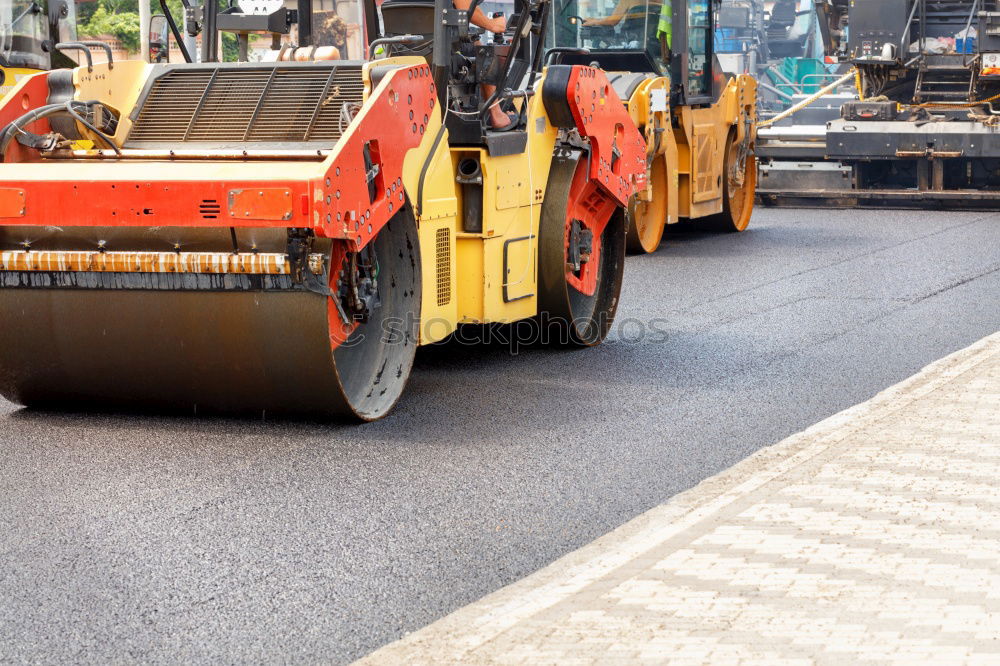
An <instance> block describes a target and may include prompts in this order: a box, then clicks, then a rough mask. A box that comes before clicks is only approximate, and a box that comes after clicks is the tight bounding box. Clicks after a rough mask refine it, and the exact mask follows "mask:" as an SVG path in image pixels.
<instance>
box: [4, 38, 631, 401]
mask: <svg viewBox="0 0 1000 666" xmlns="http://www.w3.org/2000/svg"><path fill="white" fill-rule="evenodd" d="M324 67H326V68H330V70H331V71H330V74H329V78H328V79H327V84H326V88H325V89H324V92H323V95H324V96H326V95H332V94H334V93H333V92H331V91H333V90H335V89H336V90H338V92H337V93H336V94H340V92H339V85H338V86H337V87H333V86H331V83H330V82H331V81H334V79H335V72H334V70H335V69H336V68H337V67H340V68H348V67H357V68H359V71H360V82H359V83H361V84H363V89H364V90H363V99H362V100H361V102H360V103H358V104H355V106H356V107H357V108H356V109H354V111H353V115H351V117H350V118H349V119H348V120H349V122H348V123H347V126H346V127H344V128H343V132H342V135H341V136H339V137H337V138H336V139H335V140H333V141H330V140H325V141H324V142H310V141H305V142H298V143H296V142H294V141H293V142H291V144H289V143H288V142H287V141H285V142H284V143H281V142H277V143H276V142H273V141H271V142H267V141H253V140H249V139H250V138H251V137H254V136H258V135H259V136H265V135H266V134H267V131H275V130H274V128H273V127H270V128H265V129H266V131H265V129H260V127H258V126H259V125H261V124H262V123H265V121H267V120H268V118H269V116H268V113H269V104H271V103H272V102H270V101H268V98H267V90H269V89H271V87H272V86H279V87H280V85H282V83H281V82H282V81H283V80H284V79H286V78H289V79H291V78H292V77H293V76H306V75H307V74H309V75H312V74H316V75H317V77H318V79H322V78H323V76H322V75H323V74H324V73H325V71H326V70H324V69H323V68H324ZM268 68H270V70H269V69H268ZM551 71H552V72H553V73H559V75H560V76H563V77H564V78H565V80H566V82H567V85H566V86H564V87H562V89H561V90H560V89H559V88H558V87H557V88H555V89H552V88H551V86H548V87H546V82H547V80H548V79H547V75H548V72H545V73H542V74H541V75H540V76H539V78H538V84H539V86H538V90H542V89H545V90H547V92H548V94H546V95H542V94H536V95H532V96H530V97H529V98H528V99H527V101H526V102H525V107H524V109H523V112H522V113H523V122H524V126H525V128H526V130H525V131H524V132H523V135H524V137H525V146H524V149H523V150H521V151H516V150H515V151H510V150H509V147H508V148H504V149H503V150H500V151H499V153H500V154H496V155H494V154H493V148H491V146H493V144H491V143H489V142H487V143H486V144H485V145H482V146H476V145H453V144H452V142H451V141H450V140H449V130H448V128H447V127H446V126H445V124H444V122H443V117H442V113H441V103H440V99H441V98H440V94H439V90H438V89H437V88H436V83H435V80H434V78H433V76H432V73H431V67H430V66H429V65H428V64H427V62H426V60H424V59H423V58H416V57H397V58H389V59H381V60H378V61H373V62H367V63H346V62H339V63H336V64H327V65H323V64H319V63H304V64H302V65H298V64H295V65H286V64H280V65H270V66H262V65H249V64H233V65H221V64H213V65H180V66H164V65H145V64H142V63H137V62H129V63H117V64H116V65H115V66H114V68H109V67H107V66H100V65H98V66H94V68H93V69H92V70H87V69H86V68H81V69H78V70H76V71H75V72H74V73H73V79H72V87H71V89H69V90H68V92H69V94H70V95H72V97H74V98H75V99H88V100H98V101H99V102H100V103H101V104H102V105H104V106H105V107H106V108H108V109H110V110H114V111H115V112H117V114H118V125H117V128H116V131H115V135H114V137H113V140H114V142H115V143H116V144H118V145H119V146H121V147H122V148H121V154H115V153H114V152H112V151H111V150H109V149H107V148H104V147H102V146H101V145H99V142H97V141H95V140H94V138H88V136H89V137H93V135H92V134H89V135H88V133H86V132H84V133H83V134H82V136H81V138H80V139H79V140H75V141H76V142H75V143H73V144H72V146H71V147H69V148H61V149H59V150H57V151H51V152H49V153H41V154H39V153H37V152H36V151H33V150H31V149H29V148H27V147H25V146H22V145H19V144H17V143H16V142H14V143H11V144H10V146H9V148H8V151H7V153H6V162H7V163H5V164H2V165H0V307H3V309H4V310H5V311H7V312H8V313H9V312H13V311H19V312H21V314H22V317H20V318H13V317H9V316H8V317H5V318H4V321H3V322H0V328H3V329H4V332H5V339H6V341H7V344H6V345H5V347H4V349H3V351H0V392H2V393H3V394H4V395H6V396H7V397H8V398H10V399H13V400H15V401H18V402H20V403H22V404H29V405H42V404H46V405H50V404H58V405H70V406H72V407H77V408H79V407H92V406H98V407H102V408H113V407H118V406H126V407H134V406H141V407H166V408H171V409H192V408H194V409H196V410H197V409H200V410H202V411H235V412H241V413H248V412H265V413H294V414H314V415H319V416H325V417H329V416H337V417H347V418H351V419H360V420H372V419H375V418H379V417H381V416H384V415H385V414H386V413H388V411H389V410H390V409H391V408H392V406H393V405H394V404H395V402H396V400H397V399H398V397H399V395H400V394H401V393H402V390H403V387H404V386H405V383H406V379H407V377H408V375H409V371H410V366H411V365H412V360H413V350H414V349H415V347H416V346H417V345H418V344H428V343H432V342H436V341H438V340H441V339H443V338H445V337H447V336H448V335H449V334H451V333H452V332H453V331H455V330H456V328H457V326H459V325H460V324H462V323H490V322H501V323H503V322H514V321H518V320H521V319H524V318H529V317H535V316H537V315H539V314H540V312H542V311H543V310H542V308H543V307H550V308H551V307H552V301H553V298H552V296H551V293H549V292H546V288H548V289H549V290H550V291H551V289H552V287H551V285H549V286H548V287H546V285H544V284H542V283H541V282H540V280H541V274H543V273H545V270H546V267H545V265H542V266H539V262H540V261H543V260H545V261H548V262H550V263H552V262H555V263H557V264H558V266H559V274H560V275H562V276H563V277H562V278H560V284H561V283H562V282H565V283H566V284H567V285H568V287H559V286H558V285H557V286H556V289H560V288H561V289H570V290H571V291H573V292H574V293H576V292H579V293H580V294H582V297H583V298H584V299H585V300H586V299H590V300H589V301H588V302H589V303H590V304H589V305H588V306H586V307H589V308H590V310H589V311H590V313H591V315H592V316H593V317H594V318H595V319H600V320H601V321H600V322H599V326H598V328H596V329H595V328H594V327H592V326H591V327H587V326H584V327H581V328H576V327H575V324H574V325H573V326H574V328H572V329H571V330H570V331H569V333H570V336H569V337H570V341H571V342H575V343H577V344H594V343H597V342H600V340H602V339H603V337H604V335H606V334H607V326H608V325H609V324H610V320H609V318H613V316H614V309H615V307H616V306H617V294H618V289H619V288H620V280H621V270H620V269H621V257H616V256H615V255H617V253H618V252H622V253H623V252H624V250H623V244H624V241H623V240H621V241H616V240H615V237H616V235H619V234H620V235H621V238H622V239H623V238H624V227H623V226H622V225H621V224H617V225H616V224H613V223H610V222H611V220H612V218H613V217H614V215H615V213H614V211H616V210H621V209H623V208H624V206H625V205H627V203H628V201H629V200H630V199H631V198H632V196H633V194H634V192H635V191H636V190H637V189H639V188H642V187H644V186H645V183H644V177H645V158H644V156H645V143H644V141H643V138H642V136H641V135H640V134H639V132H638V131H637V129H636V128H635V127H634V126H633V125H632V124H631V122H630V120H629V118H628V115H627V113H626V111H625V108H624V106H623V104H622V103H621V101H620V100H619V99H618V98H617V97H616V96H615V93H614V91H613V89H612V88H611V86H610V85H608V82H607V79H606V76H605V75H604V73H603V72H601V71H599V70H595V69H593V68H587V67H568V68H561V67H556V68H552V69H551ZM310 73H312V74H310ZM48 76H49V75H48V74H38V75H36V76H33V77H31V78H30V79H28V80H25V81H23V82H22V83H21V84H19V86H18V87H17V89H15V90H14V91H13V93H12V96H11V98H9V99H8V100H7V103H5V104H3V105H0V124H2V125H7V124H8V123H9V122H11V121H12V120H13V119H15V118H17V117H18V116H20V115H22V114H23V113H24V111H25V110H26V109H31V108H36V107H41V106H43V105H45V104H46V102H48V101H50V100H51V99H52V97H53V93H54V91H55V92H56V93H59V94H64V95H65V94H66V93H67V88H66V86H65V85H64V83H65V82H63V85H62V86H61V87H59V89H58V90H56V88H53V87H52V86H53V85H55V82H56V80H55V79H53V80H51V81H50V80H49V78H48ZM171 76H182V77H183V76H191V77H196V78H197V77H198V76H200V77H201V79H200V80H205V79H207V80H208V81H209V83H208V84H205V85H206V87H205V88H204V89H203V90H202V91H201V93H199V94H200V97H201V99H199V100H198V103H197V106H196V111H197V113H201V114H203V115H204V114H206V113H208V112H209V111H210V110H211V109H212V108H214V107H213V106H212V105H213V101H212V100H213V99H214V97H213V95H214V93H213V92H212V90H211V86H212V85H216V86H221V85H223V82H224V81H226V80H227V77H229V78H236V77H244V76H246V77H258V78H262V79H263V80H265V81H266V82H267V83H266V86H265V87H264V88H263V91H264V92H262V93H261V97H260V100H259V101H257V102H256V103H255V109H254V110H253V113H252V114H249V113H247V114H246V115H245V116H239V114H237V115H236V117H238V118H239V117H243V118H244V119H247V118H249V119H248V120H247V124H246V127H245V129H243V128H242V127H241V128H237V129H238V131H237V132H236V133H237V134H240V133H242V136H243V140H242V141H240V140H231V139H225V137H223V138H221V139H220V138H219V136H215V135H212V132H216V131H222V130H219V129H218V127H216V126H214V125H211V123H209V122H208V121H205V122H203V123H202V122H200V121H199V120H198V118H197V114H195V115H192V117H191V119H190V120H189V122H188V124H187V126H186V127H183V128H181V129H180V130H178V129H177V127H176V126H175V125H176V122H177V120H176V117H177V115H176V114H172V115H170V116H166V117H163V116H162V114H160V115H156V107H155V101H156V100H157V99H159V98H158V97H157V92H156V86H157V85H158V84H159V83H161V82H163V81H168V80H169V77H171ZM553 78H555V77H553ZM50 84H51V85H50ZM164 85H165V84H164ZM241 85H242V84H241ZM224 90H225V89H224V88H223V92H224ZM219 94H222V93H219ZM162 97H164V95H160V98H162ZM324 98H325V97H324ZM276 103H277V102H276ZM281 103H284V102H281ZM352 104H354V103H352ZM147 105H152V106H151V109H152V111H151V114H152V115H148V114H146V113H145V111H146V106H147ZM281 108H287V107H281ZM549 109H559V110H560V111H561V112H562V114H563V116H565V117H568V118H569V120H568V121H567V120H566V119H565V118H564V119H563V120H561V121H560V120H555V121H553V119H552V118H551V117H550V116H551V114H550V112H549ZM324 112H325V111H324V110H323V107H322V105H321V104H320V102H317V106H316V107H315V109H314V110H313V111H312V112H311V114H312V115H311V116H310V114H309V113H306V114H305V116H301V117H311V119H312V121H313V122H315V121H317V118H318V117H320V116H321V115H322V114H323V113H324ZM295 117H300V116H295ZM150 118H156V119H158V120H157V122H160V123H161V126H157V127H154V130H155V131H153V130H149V131H147V130H146V129H144V127H147V126H148V125H149V123H150V122H152V121H150V120H149V119H150ZM400 120H402V121H403V122H400ZM171 123H174V124H171ZM199 123H200V124H199ZM255 123H256V124H255ZM311 127H312V125H310V128H311ZM527 128H530V130H531V131H527ZM25 129H26V130H29V131H31V132H35V133H38V134H44V133H45V132H50V131H52V129H53V128H52V126H50V123H49V122H48V121H47V120H45V119H42V120H37V121H35V122H33V123H31V124H29V125H27V126H26V127H25ZM178 131H179V132H180V134H178ZM225 131H226V132H230V133H232V127H229V128H228V130H225ZM310 131H312V130H311V129H308V130H307V131H306V135H305V136H306V138H308V136H307V135H308V133H309V132H310ZM157 132H159V133H160V134H159V135H157V134H156V133H157ZM172 133H173V134H172ZM223 134H225V132H223ZM150 136H153V138H154V139H155V138H157V136H158V138H159V139H163V140H162V141H155V140H154V141H150ZM213 136H214V139H213V138H212V137H213ZM226 136H228V134H226ZM136 137H140V138H142V139H143V140H142V141H138V140H136ZM171 137H173V138H171ZM206 137H208V139H206ZM571 139H574V140H575V142H576V143H577V144H579V143H582V146H581V145H575V146H574V140H571ZM170 142H174V145H173V147H170ZM566 150H571V151H572V152H573V154H575V155H582V156H584V157H585V158H586V159H584V160H582V161H581V162H580V164H583V165H586V168H585V169H583V170H582V171H580V170H576V171H574V173H576V175H575V176H573V177H574V183H579V184H578V185H574V186H573V189H572V191H571V192H570V196H571V198H573V200H579V201H581V202H582V201H589V202H590V203H588V204H587V205H586V206H585V207H584V208H583V209H582V210H583V211H584V212H581V213H579V214H577V215H576V216H575V217H574V218H573V219H572V220H570V219H568V218H567V217H566V215H567V213H568V211H569V210H571V209H567V208H563V209H562V210H561V211H556V212H555V213H551V212H550V213H545V210H546V208H547V207H548V208H551V205H550V204H547V203H546V192H547V190H548V189H549V187H550V185H549V184H547V183H548V181H549V180H550V165H551V164H552V156H553V155H554V154H556V153H557V152H559V151H566ZM470 157H472V158H475V159H477V160H479V161H480V162H481V164H482V166H483V178H482V181H483V182H482V184H483V188H482V191H483V209H484V213H483V215H482V221H481V223H480V230H479V232H477V233H471V232H468V231H466V228H467V227H468V226H469V225H467V224H466V220H465V219H464V208H463V202H462V198H463V192H462V188H461V186H460V185H459V180H458V178H457V175H458V174H457V165H458V164H459V162H461V161H462V160H463V159H468V158H470ZM570 175H571V176H572V175H573V174H570ZM546 215H547V217H546ZM619 219H621V218H620V216H619ZM544 220H549V222H548V223H547V224H548V228H543V225H544V224H546V223H544ZM553 224H557V225H558V228H557V229H555V230H554V228H553V227H552V225H553ZM574 225H576V226H577V227H579V228H586V230H587V231H588V232H589V233H590V234H591V239H592V240H591V243H590V245H589V246H588V248H587V252H586V254H585V256H584V257H583V258H582V259H581V260H580V265H578V266H577V270H576V271H574V272H575V273H576V275H571V274H570V273H568V272H567V270H566V268H565V266H566V260H565V257H566V256H567V253H571V252H572V250H573V248H572V247H570V244H571V240H572V239H571V238H570V229H572V228H573V226H574ZM553 233H555V234H556V235H557V236H556V237H557V238H558V239H560V240H559V241H558V242H559V244H561V245H562V247H560V248H559V254H558V256H555V255H551V253H550V254H544V253H542V252H541V250H540V237H542V236H548V237H552V234H553ZM609 234H610V235H609ZM380 239H384V240H385V242H383V240H380ZM389 239H395V240H394V241H392V242H390V241H389ZM376 243H377V246H376V245H375V244H376ZM397 253H398V256H397ZM622 256H623V255H622ZM604 258H606V259H607V261H605V259H604ZM607 262H610V263H607ZM588 264H589V265H588ZM598 264H600V265H602V266H605V265H606V266H605V268H604V269H602V270H601V271H596V270H590V267H591V266H593V267H595V268H596V266H597V265H598ZM616 266H617V268H615V267H616ZM549 273H551V271H549ZM574 278H575V279H576V281H575V282H574ZM101 294H104V296H101ZM556 300H558V299H556ZM564 302H569V301H565V300H564ZM324 303H325V305H324ZM80 304H85V306H84V307H81V306H80ZM555 309H557V308H555ZM43 311H44V312H47V313H52V316H51V317H49V316H46V317H45V318H44V321H36V320H35V319H36V318H35V317H34V316H32V314H33V313H40V312H43ZM117 313H121V314H122V315H124V316H125V317H126V318H127V320H125V321H121V322H119V324H118V328H116V330H115V334H114V335H106V336H104V337H101V336H97V337H95V336H94V335H93V331H94V330H95V328H98V329H99V328H100V323H99V322H102V321H114V320H115V319H116V314H117ZM576 314H577V312H576V311H574V310H573V309H572V308H570V310H569V311H568V312H559V313H558V316H559V317H562V318H565V317H566V315H569V316H571V317H573V318H574V321H575V315H576ZM598 315H600V316H599V317H598ZM265 321H270V322H277V321H280V322H281V325H280V326H279V325H275V324H274V323H272V324H266V323H265ZM296 322H298V323H296ZM192 327H194V328H192ZM72 330H78V331H80V335H79V336H78V337H79V340H80V342H81V347H80V353H78V354H77V355H74V354H72V353H69V354H68V353H67V352H66V350H65V347H64V346H63V345H64V343H63V342H61V340H63V339H64V337H65V332H67V331H72ZM123 331H125V332H123ZM129 331H131V333H129ZM157 331H162V333H163V334H162V335H157ZM133 333H134V335H133ZM265 350H266V351H265ZM39 359H42V362H39ZM111 368H117V369H118V370H116V371H113V372H110V373H109V372H108V371H109V369H111ZM121 373H127V375H125V376H127V377H128V379H127V380H121V379H120V376H121ZM109 376H110V377H119V380H117V381H111V382H109V381H107V380H106V377H109ZM102 377H105V379H102ZM358 377H361V378H362V379H360V380H359V379H357V378H358Z"/></svg>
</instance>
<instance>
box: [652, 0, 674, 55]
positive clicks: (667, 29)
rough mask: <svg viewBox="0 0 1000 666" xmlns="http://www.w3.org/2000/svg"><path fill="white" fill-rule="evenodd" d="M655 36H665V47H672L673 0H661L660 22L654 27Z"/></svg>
mask: <svg viewBox="0 0 1000 666" xmlns="http://www.w3.org/2000/svg"><path fill="white" fill-rule="evenodd" d="M656 36H657V37H660V38H663V37H666V42H667V48H668V49H672V48H673V41H674V2H673V0H663V5H662V6H661V7H660V24H659V26H657V29H656Z"/></svg>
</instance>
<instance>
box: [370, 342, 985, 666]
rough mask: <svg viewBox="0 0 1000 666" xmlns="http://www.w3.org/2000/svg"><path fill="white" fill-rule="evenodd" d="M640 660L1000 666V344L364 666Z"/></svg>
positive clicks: (667, 507) (782, 448)
mask: <svg viewBox="0 0 1000 666" xmlns="http://www.w3.org/2000/svg"><path fill="white" fill-rule="evenodd" d="M901 344H905V343H903V342H901ZM790 399H794V397H793V396H790ZM636 661H646V662H656V663H663V662H666V661H669V662H670V663H673V664H682V663H684V664H687V663H691V664H703V663H710V664H726V663H733V664H751V663H760V664H768V665H777V664H812V663H822V664H836V663H848V664H854V663H893V662H895V663H901V664H914V663H934V664H952V663H973V664H979V663H981V664H1000V334H996V335H993V336H991V337H989V338H986V339H985V340H982V341H980V342H979V343H977V344H976V345H974V346H972V347H970V348H968V349H966V350H963V351H961V352H958V353H956V354H954V355H952V356H950V357H948V358H945V359H943V360H941V361H939V362H937V363H935V364H934V365H932V366H930V367H928V368H926V369H925V370H924V371H922V372H921V373H919V374H918V375H916V376H914V377H912V378H911V379H908V380H907V381H905V382H903V383H902V384H899V385H897V386H895V387H893V388H891V389H889V390H887V391H885V392H883V393H882V394H880V395H878V396H877V397H875V398H874V399H872V400H871V401H869V402H866V403H863V404H861V405H858V406H856V407H854V408H852V409H849V410H847V411H845V412H842V413H841V414H838V415H836V416H834V417H832V418H830V419H827V420H826V421H823V422H822V423H819V424H818V425H816V426H814V427H812V428H810V429H809V430H806V431H805V432H803V433H800V434H798V435H795V436H793V437H791V438H789V439H787V440H785V441H784V442H781V443H780V444H778V445H776V446H773V447H770V448H768V449H765V450H763V451H761V452H759V453H758V454H756V455H754V456H753V457H751V458H749V459H748V460H746V461H744V462H742V463H740V464H739V465H737V466H735V467H733V468H732V469H730V470H728V471H726V472H725V473H723V474H720V475H719V476H716V477H714V478H712V479H709V480H707V481H705V482H704V483H702V484H701V485H699V486H698V487H696V488H694V489H693V490H691V491H688V492H686V493H684V494H682V495H679V496H678V497H676V498H674V499H673V500H671V501H670V502H668V503H667V504H664V505H662V506H660V507H657V508H655V509H653V510H651V511H649V512H648V513H646V514H644V515H642V516H640V517H638V518H636V519H635V520H633V521H631V522H629V523H627V524H626V525H624V526H622V527H621V528H619V529H617V530H615V531H614V532H612V533H610V534H608V535H607V536H605V537H602V538H601V539H598V540H597V541H595V542H593V543H592V544H590V545H588V546H586V547H584V548H582V549H580V550H578V551H576V552H574V553H571V554H569V555H567V556H566V557H563V558H562V559H560V560H558V561H557V562H555V563H553V564H552V565H550V566H548V567H546V568H545V569H542V570H541V571H539V572H537V573H535V574H533V575H531V576H529V577H527V578H525V579H523V580H521V581H519V582H517V583H515V584H513V585H510V586H508V587H506V588H504V589H502V590H499V591H498V592H496V593H494V594H491V595H489V596H487V597H486V598H484V599H482V600H481V601H479V602H477V603H474V604H472V605H470V606H467V607H465V608H463V609H461V610H459V611H456V612H455V613H452V614H451V615H449V616H447V617H445V618H443V619H442V620H440V621H438V622H436V623H434V624H432V625H430V626H429V627H426V628H424V629H422V630H420V631H417V632H414V633H413V634H410V635H409V636H407V637H406V638H404V639H402V640H400V641H398V642H396V643H393V644H391V645H389V646H386V647H385V648H382V649H381V650H379V651H377V652H375V653H374V654H372V655H370V656H369V657H367V658H366V659H365V660H362V663H371V664H382V663H403V662H405V663H426V664H431V663H434V664H438V663H455V662H463V663H551V664H556V663H558V664H571V663H579V664H590V663H602V664H603V663H613V662H627V663H632V662H636Z"/></svg>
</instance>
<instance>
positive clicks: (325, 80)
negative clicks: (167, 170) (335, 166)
mask: <svg viewBox="0 0 1000 666" xmlns="http://www.w3.org/2000/svg"><path fill="white" fill-rule="evenodd" d="M363 94H364V83H363V82H362V79H361V66H360V65H357V64H352V65H347V64H338V65H334V66H331V65H328V64H327V65H313V64H309V65H305V66H289V65H270V64H269V65H263V66H260V65H257V66H253V67H248V66H235V67H234V66H230V67H226V66H224V65H223V66H215V67H211V68H208V67H197V68H176V69H170V70H168V71H167V72H166V73H164V74H162V75H160V76H159V77H157V78H156V79H155V80H154V81H153V83H152V85H151V86H150V87H149V89H148V91H147V92H146V94H145V95H144V96H143V98H142V100H141V102H140V103H141V106H140V107H139V109H138V112H137V113H136V114H135V115H134V122H133V125H132V131H131V132H130V133H129V137H128V141H127V142H126V147H129V148H163V147H170V146H176V145H177V144H180V143H200V144H215V145H218V144H223V145H226V146H234V145H246V144H254V145H262V144H263V145H267V146H269V147H275V146H276V145H281V146H284V145H288V146H289V147H295V146H296V145H300V144H311V147H316V144H325V145H326V146H330V147H332V145H333V144H335V143H336V142H337V140H339V139H340V136H341V132H342V130H343V129H346V126H347V124H348V122H349V121H348V120H347V119H345V118H344V117H343V115H342V114H343V113H344V107H345V105H348V107H351V106H354V108H357V105H360V104H361V102H362V97H363Z"/></svg>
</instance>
